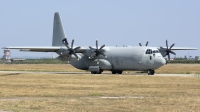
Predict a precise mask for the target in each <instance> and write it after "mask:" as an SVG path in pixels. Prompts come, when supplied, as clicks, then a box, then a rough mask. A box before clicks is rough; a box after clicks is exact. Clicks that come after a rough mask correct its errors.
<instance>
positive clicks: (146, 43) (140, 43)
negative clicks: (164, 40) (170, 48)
mask: <svg viewBox="0 0 200 112" xmlns="http://www.w3.org/2000/svg"><path fill="white" fill-rule="evenodd" d="M148 44H149V41H147V42H146V45H145V46H148ZM139 45H140V46H142V44H141V43H139Z"/></svg>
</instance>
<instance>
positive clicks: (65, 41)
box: [62, 38, 81, 63]
mask: <svg viewBox="0 0 200 112" xmlns="http://www.w3.org/2000/svg"><path fill="white" fill-rule="evenodd" d="M62 43H63V44H64V45H65V46H66V47H67V49H68V51H69V55H70V56H69V58H68V63H69V62H70V60H71V55H74V56H75V57H76V58H77V60H79V58H78V56H77V54H76V53H75V52H76V51H77V50H78V49H80V48H81V47H76V48H73V45H74V39H73V40H72V43H71V47H69V45H68V42H67V39H66V38H64V39H63V40H62Z"/></svg>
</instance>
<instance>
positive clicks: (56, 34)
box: [52, 12, 66, 46]
mask: <svg viewBox="0 0 200 112" xmlns="http://www.w3.org/2000/svg"><path fill="white" fill-rule="evenodd" d="M64 38H66V37H65V32H64V29H63V26H62V22H61V18H60V15H59V13H58V12H56V13H55V15H54V24H53V40H52V46H64V45H63V44H62V40H63V39H64Z"/></svg>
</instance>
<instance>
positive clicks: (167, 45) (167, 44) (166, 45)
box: [166, 40, 168, 49]
mask: <svg viewBox="0 0 200 112" xmlns="http://www.w3.org/2000/svg"><path fill="white" fill-rule="evenodd" d="M166 46H167V49H168V42H167V40H166Z"/></svg>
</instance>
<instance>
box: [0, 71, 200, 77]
mask: <svg viewBox="0 0 200 112" xmlns="http://www.w3.org/2000/svg"><path fill="white" fill-rule="evenodd" d="M0 73H6V74H7V73H8V74H90V72H34V71H0ZM93 75H133V76H144V75H147V74H146V73H127V72H124V73H123V74H111V73H110V72H103V73H102V74H93ZM150 76H171V77H200V74H154V75H150Z"/></svg>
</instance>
